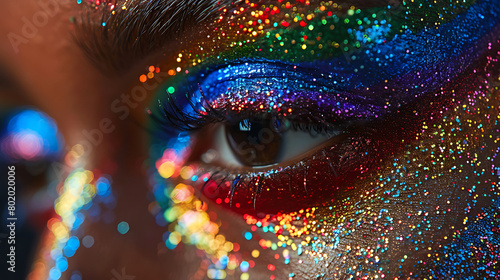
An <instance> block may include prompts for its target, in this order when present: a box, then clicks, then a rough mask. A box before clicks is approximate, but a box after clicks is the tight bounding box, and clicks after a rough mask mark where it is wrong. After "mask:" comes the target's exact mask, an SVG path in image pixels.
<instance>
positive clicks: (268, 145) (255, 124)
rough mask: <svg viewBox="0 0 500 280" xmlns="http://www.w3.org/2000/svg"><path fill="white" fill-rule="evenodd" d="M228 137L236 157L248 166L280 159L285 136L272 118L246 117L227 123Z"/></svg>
mask: <svg viewBox="0 0 500 280" xmlns="http://www.w3.org/2000/svg"><path fill="white" fill-rule="evenodd" d="M226 137H227V139H228V142H229V146H230V147H231V150H232V151H233V153H234V155H235V156H236V158H237V159H238V160H239V161H240V162H241V163H242V164H244V165H247V166H264V165H270V164H275V163H277V162H278V161H279V156H280V151H281V147H282V141H283V138H282V136H281V134H280V133H279V132H277V131H276V129H275V125H274V124H273V122H272V121H271V120H249V119H245V120H242V121H241V122H239V123H237V124H227V125H226Z"/></svg>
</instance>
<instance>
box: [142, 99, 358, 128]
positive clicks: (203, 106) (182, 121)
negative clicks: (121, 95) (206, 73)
mask: <svg viewBox="0 0 500 280" xmlns="http://www.w3.org/2000/svg"><path fill="white" fill-rule="evenodd" d="M199 93H200V95H201V96H202V97H201V100H196V101H193V100H192V99H191V98H190V97H189V96H188V95H185V96H183V97H184V98H185V100H184V102H182V100H180V101H181V102H179V101H178V100H175V99H174V97H173V96H171V95H170V94H165V95H164V99H165V101H164V102H161V101H159V104H158V108H159V110H160V113H161V115H160V116H157V115H155V114H154V113H152V112H151V111H149V113H150V116H151V118H152V120H153V121H155V122H156V123H157V124H159V125H161V127H162V128H163V129H165V130H166V131H171V132H172V128H174V130H175V131H197V130H199V129H201V128H203V127H205V126H207V125H209V124H216V123H226V122H233V123H236V122H239V121H242V120H244V119H250V120H253V119H262V118H265V117H271V118H273V119H276V120H287V121H290V124H291V128H293V129H295V130H300V131H304V132H309V133H310V134H311V135H313V136H314V135H316V134H321V133H328V132H330V131H332V130H333V129H338V128H339V127H344V128H346V127H349V126H350V124H351V123H352V122H353V119H349V118H346V119H338V118H337V117H335V116H333V117H332V116H329V117H325V116H315V115H314V114H312V112H311V110H310V109H307V108H305V109H301V108H293V112H294V113H293V114H286V113H285V114H282V115H281V114H277V113H267V114H262V113H260V112H256V111H253V110H251V109H246V110H242V111H239V112H235V111H233V110H232V109H231V104H230V103H229V102H226V103H224V104H223V105H222V106H218V107H217V108H215V107H213V106H212V105H210V102H209V101H208V100H207V98H206V97H205V94H204V93H203V91H202V90H201V89H199ZM182 103H185V104H186V105H188V106H189V107H190V108H191V109H193V112H194V113H193V114H189V113H186V112H185V110H183V109H182V108H181V107H180V106H179V104H182ZM258 105H259V104H253V107H258ZM286 109H287V108H285V110H284V111H286Z"/></svg>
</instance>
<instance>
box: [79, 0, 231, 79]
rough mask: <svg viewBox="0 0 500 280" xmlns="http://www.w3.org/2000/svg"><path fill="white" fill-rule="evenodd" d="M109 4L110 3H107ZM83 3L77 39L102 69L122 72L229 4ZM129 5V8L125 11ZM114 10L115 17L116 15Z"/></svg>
mask: <svg viewBox="0 0 500 280" xmlns="http://www.w3.org/2000/svg"><path fill="white" fill-rule="evenodd" d="M103 2H104V1H103ZM106 2H107V1H106ZM117 2H119V3H122V4H118V3H117V4H115V6H114V9H113V10H110V9H109V7H110V5H111V3H108V4H106V3H102V4H101V5H100V6H97V9H96V6H95V5H94V4H82V5H84V7H83V9H84V10H83V14H82V17H81V20H80V21H79V22H77V23H76V26H75V35H74V39H75V41H76V43H77V44H78V46H80V48H81V49H82V50H83V52H84V53H85V54H86V55H87V57H88V58H89V59H90V60H91V61H92V62H93V63H94V64H95V65H96V66H97V67H98V68H99V69H101V70H103V71H112V72H115V73H120V72H122V71H123V70H126V69H128V68H129V67H130V66H131V65H132V64H133V63H134V62H137V61H139V60H141V59H143V58H145V57H147V56H148V55H150V54H151V53H153V52H157V51H160V50H161V49H162V48H163V47H165V46H166V45H167V44H168V43H169V42H172V41H173V40H176V39H177V38H178V37H179V36H180V35H182V32H183V31H184V30H185V29H186V28H187V27H190V26H194V25H196V24H199V23H201V22H203V21H204V20H206V19H207V18H209V17H210V16H211V15H214V13H215V12H217V11H218V10H219V9H220V8H222V7H224V6H225V4H227V3H226V2H229V1H226V0H222V1H221V0H169V1H161V0H156V1H155V0H153V1H147V0H132V1H128V2H123V1H117ZM125 3H126V6H125V7H126V9H122V7H123V6H124V4H125ZM112 11H114V14H112Z"/></svg>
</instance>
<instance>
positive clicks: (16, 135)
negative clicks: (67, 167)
mask: <svg viewBox="0 0 500 280" xmlns="http://www.w3.org/2000/svg"><path fill="white" fill-rule="evenodd" d="M62 144H63V141H62V136H61V135H60V134H59V132H58V129H57V126H56V124H55V122H54V120H53V119H52V118H50V117H49V116H47V115H46V114H44V113H42V112H39V111H35V110H31V109H28V110H23V111H21V112H19V113H17V114H16V115H14V116H13V117H12V118H11V119H10V120H9V122H8V125H7V129H6V132H5V134H4V135H2V138H1V139H0V145H1V150H2V151H3V152H4V154H5V155H7V156H9V157H11V158H15V159H25V160H33V159H37V158H41V157H45V156H55V155H57V154H58V153H59V152H60V151H61V147H62Z"/></svg>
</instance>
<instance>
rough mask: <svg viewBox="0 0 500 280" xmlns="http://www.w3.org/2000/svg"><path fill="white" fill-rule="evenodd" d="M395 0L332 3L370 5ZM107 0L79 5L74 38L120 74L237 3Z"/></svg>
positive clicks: (99, 62)
mask: <svg viewBox="0 0 500 280" xmlns="http://www.w3.org/2000/svg"><path fill="white" fill-rule="evenodd" d="M397 1H399V0H350V1H349V0H343V1H342V0H341V1H337V2H339V3H342V4H347V2H349V4H350V5H353V4H356V5H357V6H358V5H359V6H360V7H370V6H375V5H387V4H390V3H392V2H397ZM108 2H111V1H102V3H101V5H99V6H95V4H89V3H87V4H83V5H84V11H83V16H82V18H81V21H80V22H79V23H77V24H76V33H75V41H76V43H77V44H78V46H79V47H80V48H81V49H82V50H83V52H84V53H85V54H86V55H87V57H88V58H89V59H90V60H91V61H92V62H93V63H94V64H95V65H96V66H97V67H98V68H99V69H100V70H102V71H103V72H108V73H109V72H112V73H121V72H123V71H124V70H127V69H129V67H130V66H131V65H132V64H133V63H135V62H137V61H140V60H141V59H144V58H146V57H147V56H148V55H151V54H153V53H155V52H159V51H161V50H162V49H164V48H165V47H166V46H168V43H169V42H172V41H174V40H176V39H178V38H179V37H180V36H181V35H182V34H183V32H184V31H185V30H186V29H188V28H189V27H192V26H196V25H199V24H200V23H203V22H204V20H206V19H208V18H210V17H211V16H213V15H215V13H217V12H218V11H220V10H221V9H223V8H226V7H227V5H229V4H233V5H235V4H237V3H238V2H240V1H231V0H170V1H161V0H153V1H146V0H132V1H130V0H129V1H117V3H115V4H114V5H113V4H111V3H108ZM242 2H243V1H242ZM318 2H319V0H318ZM122 7H125V8H122ZM113 12H114V13H113Z"/></svg>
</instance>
